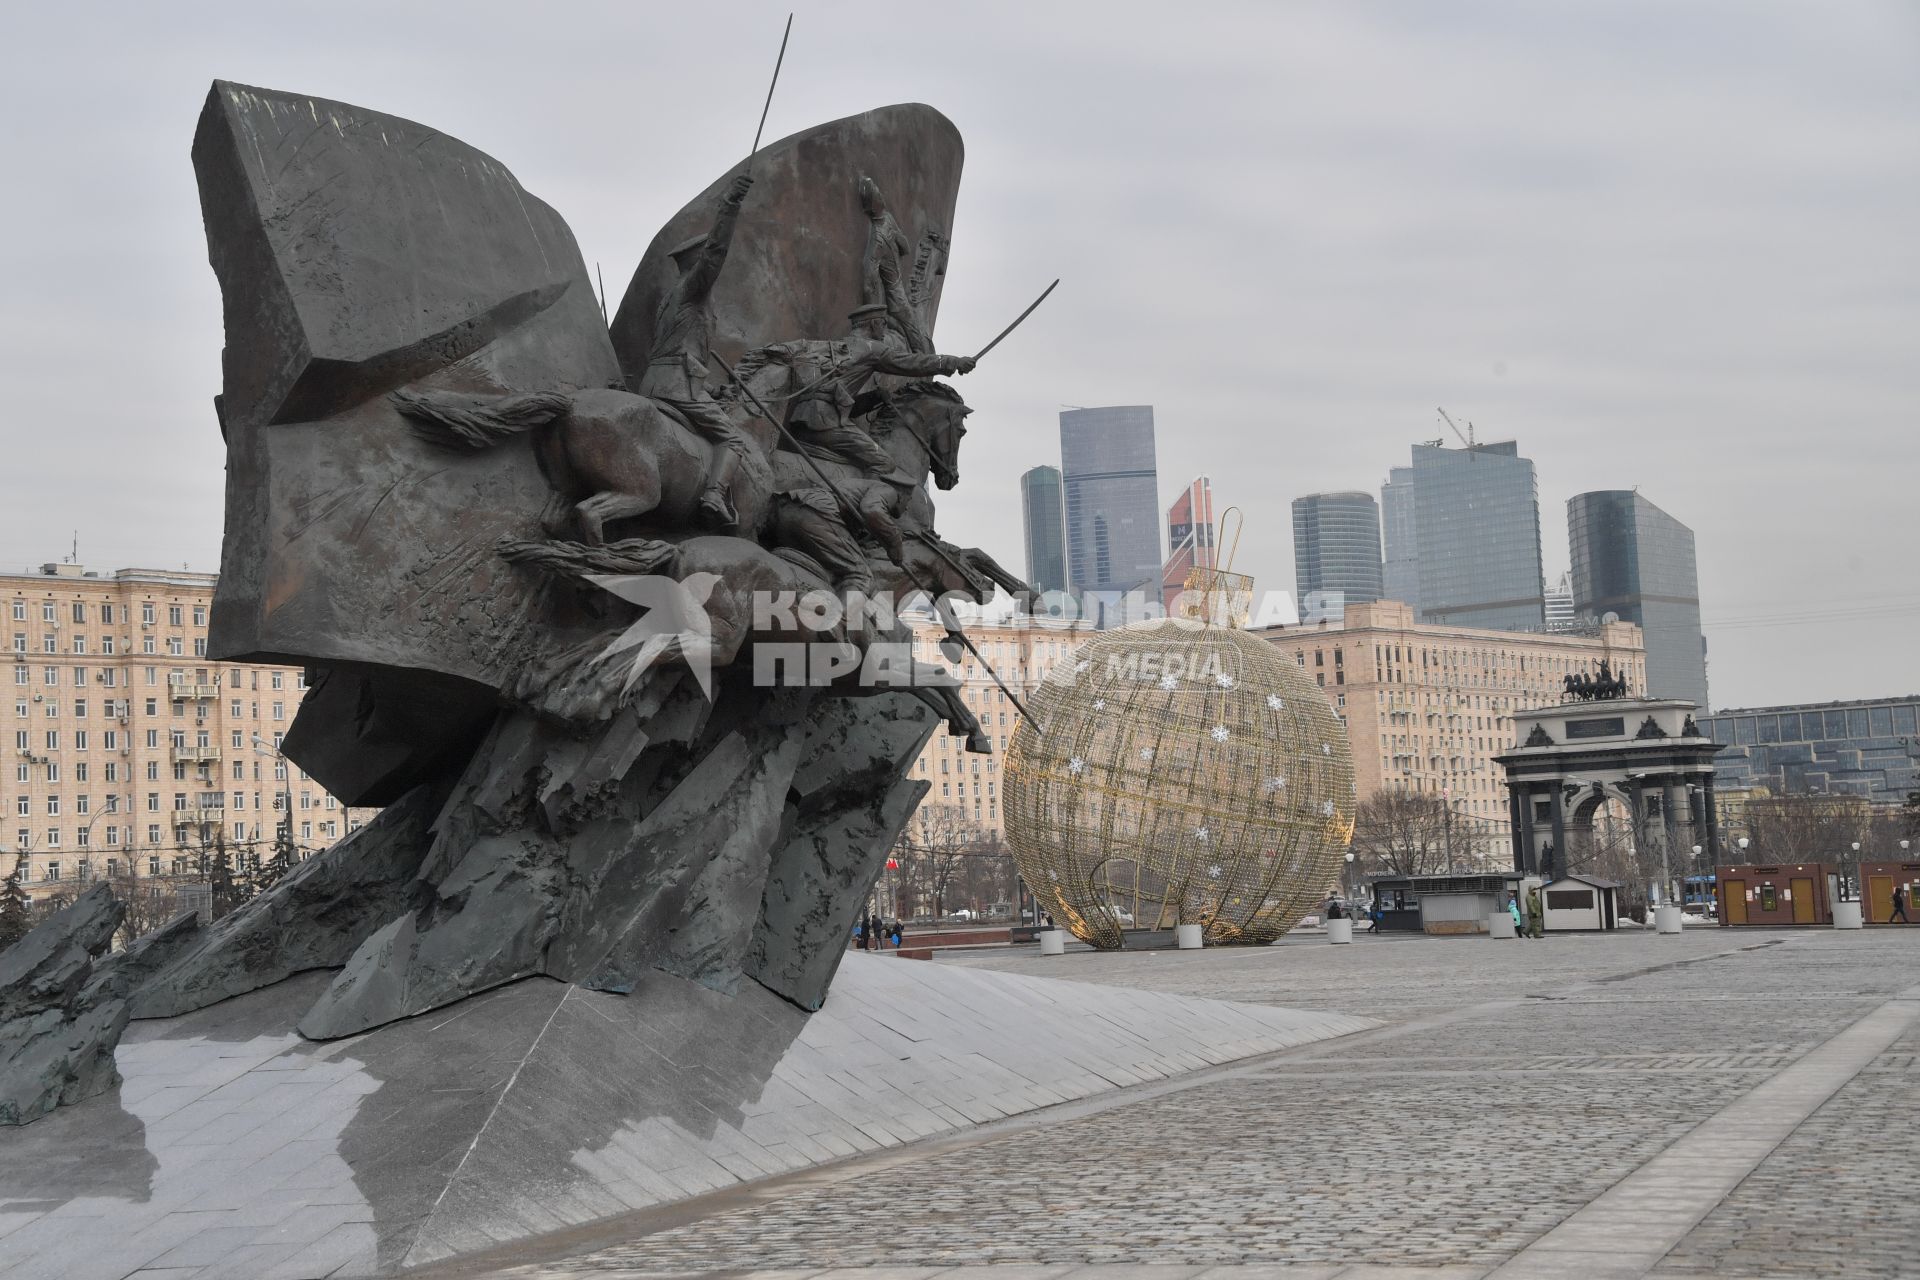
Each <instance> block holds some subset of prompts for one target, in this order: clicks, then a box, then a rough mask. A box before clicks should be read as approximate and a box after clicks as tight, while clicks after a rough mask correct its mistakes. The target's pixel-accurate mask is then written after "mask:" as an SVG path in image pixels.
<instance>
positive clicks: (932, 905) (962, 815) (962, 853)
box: [894, 804, 985, 918]
mask: <svg viewBox="0 0 1920 1280" xmlns="http://www.w3.org/2000/svg"><path fill="white" fill-rule="evenodd" d="M984 839H985V833H983V832H982V831H981V829H980V828H979V827H977V826H975V825H974V824H973V822H972V821H970V820H969V819H968V817H967V812H966V810H965V809H963V808H961V807H960V806H959V805H953V804H923V805H921V806H920V808H919V809H917V810H916V811H915V812H914V815H913V817H912V818H910V819H909V820H908V821H907V825H906V829H905V830H903V831H902V832H901V833H900V838H899V840H897V841H896V842H895V844H894V857H895V858H897V859H898V860H899V862H900V868H899V871H900V876H901V884H902V885H903V887H904V888H905V895H904V899H905V900H904V902H903V904H902V907H903V910H905V911H906V912H907V913H908V914H914V915H917V914H920V913H921V912H923V911H924V912H929V913H930V914H932V915H933V916H935V917H936V918H937V917H939V916H943V915H945V914H946V912H947V900H948V897H949V895H950V893H951V892H952V890H953V889H954V888H955V887H956V886H955V883H954V881H955V877H956V876H957V875H958V874H959V873H960V871H961V868H962V867H963V866H964V865H965V862H966V859H967V857H968V855H969V854H970V853H972V852H974V851H976V850H977V849H978V848H979V847H980V845H981V844H982V842H983V840H984Z"/></svg>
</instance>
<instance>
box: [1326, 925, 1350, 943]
mask: <svg viewBox="0 0 1920 1280" xmlns="http://www.w3.org/2000/svg"><path fill="white" fill-rule="evenodd" d="M1327 941H1328V942H1331V943H1333V944H1334V945H1336V946H1338V945H1340V944H1342V943H1348V942H1352V941H1353V921H1351V920H1345V919H1343V920H1329V921H1327Z"/></svg>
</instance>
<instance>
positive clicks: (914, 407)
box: [892, 379, 973, 489]
mask: <svg viewBox="0 0 1920 1280" xmlns="http://www.w3.org/2000/svg"><path fill="white" fill-rule="evenodd" d="M892 412H893V417H894V419H895V421H896V422H897V423H898V424H899V425H900V426H903V427H905V428H906V429H907V437H908V438H909V439H910V440H912V441H913V442H914V443H915V444H916V445H917V446H918V449H917V452H919V453H920V454H921V456H922V457H924V458H925V459H926V463H925V468H926V472H927V474H929V475H931V476H932V477H933V482H934V483H935V484H936V485H938V486H940V488H942V489H951V488H953V487H954V486H955V485H957V484H959V483H960V440H961V438H962V437H963V436H965V435H966V434H967V415H968V414H970V413H972V412H973V410H971V409H969V408H967V402H966V401H964V400H962V399H961V398H960V393H959V392H958V391H955V390H954V389H953V388H952V387H950V386H948V385H947V384H946V383H944V382H934V381H932V380H930V379H927V380H921V381H916V382H909V383H908V384H907V385H906V386H904V387H901V388H900V390H898V391H896V392H895V393H894V396H893V410H892Z"/></svg>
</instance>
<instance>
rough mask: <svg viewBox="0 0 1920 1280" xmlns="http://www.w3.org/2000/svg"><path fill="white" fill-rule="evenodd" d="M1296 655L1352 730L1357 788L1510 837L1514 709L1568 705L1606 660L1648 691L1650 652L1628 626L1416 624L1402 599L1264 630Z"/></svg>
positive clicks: (1362, 797)
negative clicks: (1429, 802)
mask: <svg viewBox="0 0 1920 1280" xmlns="http://www.w3.org/2000/svg"><path fill="white" fill-rule="evenodd" d="M1260 634H1262V635H1264V636H1265V637H1266V639H1268V640H1269V641H1271V642H1272V643H1273V644H1275V645H1278V646H1279V647H1280V648H1281V649H1284V650H1285V651H1287V652H1288V653H1290V654H1292V655H1293V657H1294V660H1295V661H1296V662H1298V663H1299V664H1300V665H1301V666H1302V667H1303V668H1305V669H1306V670H1307V671H1308V672H1310V673H1311V674H1312V675H1313V676H1314V677H1315V679H1316V682H1317V683H1318V684H1319V685H1320V686H1321V687H1322V689H1323V690H1324V691H1325V693H1326V696H1327V701H1328V702H1330V703H1332V704H1333V709H1334V712H1335V714H1337V715H1338V716H1339V717H1340V719H1341V721H1342V723H1344V724H1345V725H1346V726H1347V736H1348V739H1349V740H1350V742H1351V744H1352V747H1353V774H1354V787H1355V790H1356V792H1357V793H1358V797H1359V799H1360V800H1362V801H1365V800H1368V799H1370V798H1372V797H1373V796H1376V795H1380V794H1382V793H1383V792H1390V791H1403V792H1410V793H1413V794H1419V795H1436V796H1441V797H1443V798H1444V799H1445V800H1446V802H1447V805H1448V807H1449V808H1450V809H1451V810H1452V811H1453V813H1454V815H1455V816H1456V817H1457V818H1460V819H1465V820H1468V821H1469V822H1471V823H1474V824H1476V825H1478V826H1480V827H1483V828H1484V829H1485V830H1487V831H1488V832H1489V833H1494V832H1495V831H1496V829H1497V833H1498V834H1499V836H1500V838H1502V839H1504V838H1505V832H1506V824H1507V797H1506V793H1505V788H1504V786H1503V784H1502V774H1501V769H1500V766H1499V765H1498V764H1497V763H1495V761H1494V757H1495V756H1497V755H1499V754H1500V753H1501V752H1503V751H1506V750H1508V749H1510V748H1511V747H1512V745H1513V713H1514V712H1515V711H1518V710H1524V709H1526V708H1529V707H1538V706H1543V705H1546V704H1550V703H1555V702H1558V701H1560V699H1561V696H1562V691H1563V686H1562V680H1563V679H1564V678H1565V677H1566V676H1567V675H1569V674H1571V673H1573V672H1579V671H1591V670H1593V669H1594V668H1595V667H1597V666H1598V665H1599V663H1600V660H1601V659H1602V658H1606V659H1608V660H1609V661H1610V663H1611V664H1612V667H1613V669H1614V670H1616V671H1617V670H1620V669H1622V668H1623V667H1624V669H1625V670H1626V672H1627V680H1628V683H1629V686H1630V687H1631V688H1633V689H1635V690H1636V691H1637V690H1639V689H1641V688H1644V687H1645V685H1644V681H1645V679H1646V651H1645V647H1644V644H1643V642H1642V637H1641V633H1640V629H1639V628H1638V627H1636V626H1634V625H1633V624H1631V623H1624V622H1616V623H1607V624H1605V625H1602V626H1599V627H1597V628H1595V629H1593V631H1592V632H1591V633H1590V634H1568V633H1552V634H1548V633H1542V632H1521V631H1492V630H1483V629H1480V628H1473V627H1455V626H1445V625H1436V624H1424V623H1416V622H1415V621H1414V609H1413V606H1411V605H1409V604H1403V603H1400V602H1398V601H1391V600H1381V601H1376V602H1373V603H1371V604H1360V605H1349V606H1348V608H1347V611H1346V618H1345V622H1344V625H1335V624H1331V623H1329V624H1323V625H1313V626H1304V627H1274V628H1267V629H1264V630H1263V631H1261V632H1260Z"/></svg>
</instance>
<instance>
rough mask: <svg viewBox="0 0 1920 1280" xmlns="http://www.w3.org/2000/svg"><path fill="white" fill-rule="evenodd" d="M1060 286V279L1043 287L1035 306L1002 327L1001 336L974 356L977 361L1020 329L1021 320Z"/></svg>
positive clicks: (1034, 301)
mask: <svg viewBox="0 0 1920 1280" xmlns="http://www.w3.org/2000/svg"><path fill="white" fill-rule="evenodd" d="M1059 287H1060V282H1059V281H1058V280H1055V281H1054V282H1053V283H1052V284H1050V285H1048V286H1047V287H1046V288H1045V289H1043V290H1042V291H1041V293H1040V296H1039V297H1037V298H1035V299H1034V300H1033V306H1030V307H1028V308H1027V309H1026V310H1025V311H1022V312H1021V313H1020V314H1019V315H1017V316H1015V317H1014V318H1013V323H1012V324H1010V325H1008V326H1007V327H1006V328H1004V329H1002V330H1001V331H1000V336H999V337H997V338H995V339H994V340H993V341H992V342H989V343H988V344H987V345H986V346H984V347H982V348H980V351H979V354H978V355H975V356H974V357H973V358H974V359H975V360H976V361H977V360H979V359H980V357H981V356H984V355H986V354H987V352H989V351H991V350H993V349H994V348H995V347H997V346H999V345H1000V339H1001V338H1004V337H1006V336H1007V335H1008V334H1010V333H1012V332H1013V331H1014V330H1015V329H1018V328H1019V327H1020V322H1021V321H1022V320H1025V319H1026V318H1027V317H1028V316H1030V315H1032V314H1033V310H1034V307H1037V306H1039V305H1040V304H1041V303H1043V302H1045V301H1046V300H1047V295H1048V294H1049V293H1052V292H1053V291H1054V290H1055V289H1058V288H1059Z"/></svg>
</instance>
